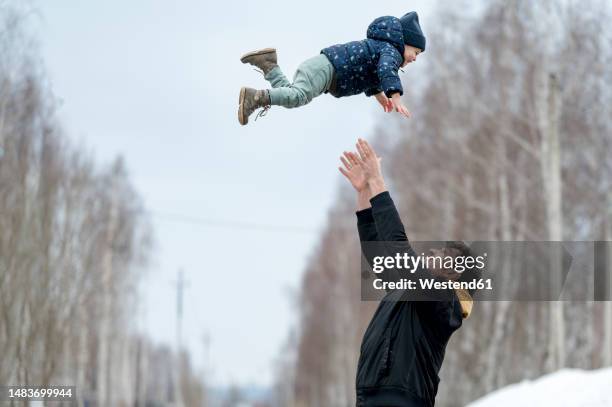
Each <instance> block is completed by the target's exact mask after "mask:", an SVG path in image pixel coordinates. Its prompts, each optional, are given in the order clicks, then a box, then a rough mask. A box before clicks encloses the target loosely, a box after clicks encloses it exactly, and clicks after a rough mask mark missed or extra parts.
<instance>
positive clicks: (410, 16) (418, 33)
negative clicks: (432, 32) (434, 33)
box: [400, 11, 425, 51]
mask: <svg viewBox="0 0 612 407" xmlns="http://www.w3.org/2000/svg"><path fill="white" fill-rule="evenodd" d="M400 23H401V24H402V32H403V34H404V43H405V44H407V45H412V46H413V47H416V48H419V49H420V50H421V51H425V36H424V35H423V31H422V30H421V25H420V24H419V15H418V14H417V13H416V11H411V12H410V13H406V14H405V15H404V16H403V17H402V18H400Z"/></svg>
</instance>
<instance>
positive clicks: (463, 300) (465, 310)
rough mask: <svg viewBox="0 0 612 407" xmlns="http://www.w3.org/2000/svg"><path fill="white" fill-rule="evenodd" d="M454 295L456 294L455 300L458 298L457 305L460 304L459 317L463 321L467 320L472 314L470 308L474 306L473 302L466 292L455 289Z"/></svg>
mask: <svg viewBox="0 0 612 407" xmlns="http://www.w3.org/2000/svg"><path fill="white" fill-rule="evenodd" d="M455 293H456V294H457V298H459V303H460V304H461V316H462V317H463V319H467V318H469V316H470V314H471V313H472V307H473V306H474V300H473V299H472V296H471V295H470V294H469V293H468V292H467V290H463V289H460V288H458V289H456V290H455Z"/></svg>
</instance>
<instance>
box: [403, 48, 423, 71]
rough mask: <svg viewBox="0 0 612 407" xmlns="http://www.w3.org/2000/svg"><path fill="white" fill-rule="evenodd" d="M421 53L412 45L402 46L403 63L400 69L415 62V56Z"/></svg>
mask: <svg viewBox="0 0 612 407" xmlns="http://www.w3.org/2000/svg"><path fill="white" fill-rule="evenodd" d="M420 53H421V50H420V49H419V48H416V47H413V46H412V45H404V62H403V63H402V68H403V67H405V66H406V65H408V64H409V63H411V62H414V61H416V58H417V55H419V54H420Z"/></svg>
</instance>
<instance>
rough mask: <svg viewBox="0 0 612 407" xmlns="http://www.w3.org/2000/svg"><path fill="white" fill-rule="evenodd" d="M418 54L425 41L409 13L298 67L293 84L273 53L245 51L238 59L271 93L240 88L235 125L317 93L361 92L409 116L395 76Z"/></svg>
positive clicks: (383, 19)
mask: <svg viewBox="0 0 612 407" xmlns="http://www.w3.org/2000/svg"><path fill="white" fill-rule="evenodd" d="M423 51H425V36H424V35H423V32H422V31H421V26H420V24H419V16H418V15H417V13H416V12H414V11H413V12H410V13H408V14H406V15H404V16H403V17H402V18H397V17H391V16H385V17H378V18H377V19H376V20H374V21H373V22H372V23H371V24H370V26H369V27H368V31H367V39H365V40H362V41H353V42H348V43H346V44H338V45H332V46H331V47H328V48H325V49H323V50H322V51H321V53H320V54H319V55H317V56H316V57H313V58H310V59H308V60H306V61H304V62H302V64H300V66H299V67H298V69H297V71H296V72H295V76H294V78H293V83H291V82H289V81H288V80H287V78H286V77H285V75H284V74H283V73H282V72H281V69H280V67H279V66H278V64H277V59H276V49H274V48H265V49H261V50H258V51H253V52H249V53H248V54H245V55H244V56H243V57H242V58H240V60H241V61H242V62H243V63H245V64H247V63H248V64H251V65H254V66H256V67H257V68H259V69H261V71H262V72H263V74H264V77H265V79H266V80H267V81H268V82H270V84H271V85H272V89H263V90H257V89H252V88H247V87H243V88H242V89H240V99H239V107H238V120H239V121H240V124H242V125H245V124H247V123H248V121H249V116H250V115H251V113H253V112H254V111H255V110H257V109H259V108H263V110H262V111H260V112H259V114H258V115H262V114H263V113H265V112H266V111H267V110H268V109H269V108H270V106H271V105H277V106H284V107H287V108H293V107H299V106H303V105H305V104H307V103H309V102H310V101H311V100H312V99H313V98H315V97H317V96H319V95H320V94H322V93H330V94H331V95H332V96H335V97H337V98H339V97H343V96H352V95H357V94H359V93H362V92H364V93H365V94H366V96H372V95H373V96H375V97H376V100H377V101H378V102H379V103H380V104H381V105H382V107H383V109H384V110H385V112H391V111H392V110H395V111H396V112H399V113H401V114H403V115H404V116H406V117H410V112H409V111H408V109H407V108H406V107H405V106H404V105H403V104H402V102H401V99H400V96H401V95H402V93H403V90H402V83H401V82H400V79H399V76H398V73H397V71H398V70H399V69H400V68H403V67H404V66H406V65H407V64H409V63H411V62H414V61H415V60H416V57H417V55H419V54H420V53H421V52H423Z"/></svg>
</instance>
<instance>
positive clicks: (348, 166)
mask: <svg viewBox="0 0 612 407" xmlns="http://www.w3.org/2000/svg"><path fill="white" fill-rule="evenodd" d="M340 161H342V166H341V167H338V169H339V170H340V172H341V173H342V175H344V177H345V178H346V179H347V180H348V181H349V182H350V183H351V185H352V186H353V188H354V189H355V192H357V212H356V215H357V230H358V232H359V241H360V243H361V252H362V253H363V255H364V256H365V258H366V261H367V262H368V264H370V265H371V264H372V255H373V254H372V253H371V251H370V253H369V254H368V250H365V249H366V247H365V246H364V245H363V242H373V241H377V240H378V233H377V231H376V223H375V222H374V218H373V216H372V207H371V205H370V198H372V193H371V192H370V188H369V187H368V184H367V182H366V180H365V175H364V173H363V169H362V168H361V166H360V165H359V162H358V158H357V156H356V154H355V153H351V152H346V151H345V152H344V154H343V155H342V156H341V157H340Z"/></svg>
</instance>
